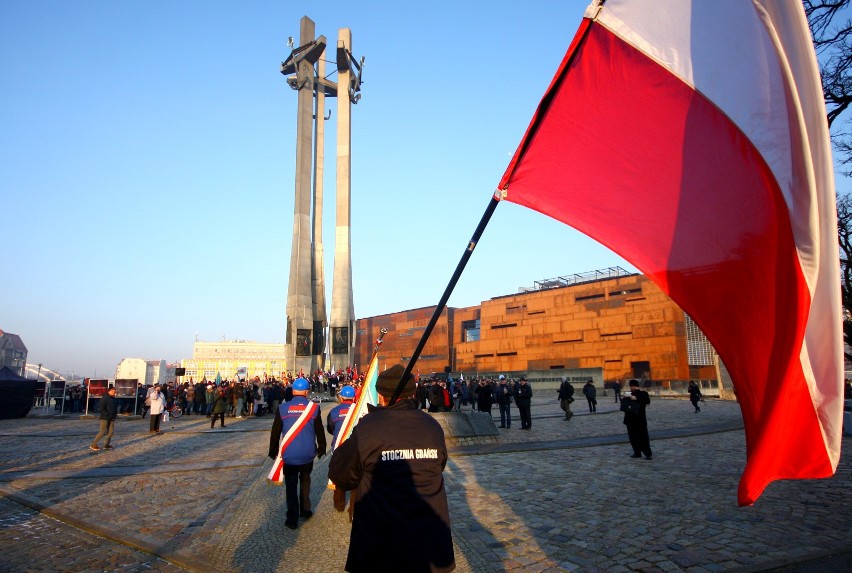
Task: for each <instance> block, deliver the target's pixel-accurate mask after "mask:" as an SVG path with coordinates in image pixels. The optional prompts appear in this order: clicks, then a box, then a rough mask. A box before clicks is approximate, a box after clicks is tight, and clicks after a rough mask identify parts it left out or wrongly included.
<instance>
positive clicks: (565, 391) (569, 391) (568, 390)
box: [559, 376, 574, 420]
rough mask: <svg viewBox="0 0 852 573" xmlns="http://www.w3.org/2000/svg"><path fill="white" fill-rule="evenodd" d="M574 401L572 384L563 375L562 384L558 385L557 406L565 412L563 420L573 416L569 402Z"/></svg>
mask: <svg viewBox="0 0 852 573" xmlns="http://www.w3.org/2000/svg"><path fill="white" fill-rule="evenodd" d="M573 401H574V386H572V385H571V383H570V382H569V381H568V378H565V377H564V376H563V378H562V384H560V385H559V407H560V408H562V411H563V412H565V420H570V419H571V418H572V417H573V416H574V412H572V411H571V403H572V402H573Z"/></svg>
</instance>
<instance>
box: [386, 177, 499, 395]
mask: <svg viewBox="0 0 852 573" xmlns="http://www.w3.org/2000/svg"><path fill="white" fill-rule="evenodd" d="M498 203H500V196H499V191H498V192H495V193H494V195H493V196H492V197H491V201H490V202H489V203H488V207H487V208H486V209H485V213H483V214H482V219H480V221H479V225H477V227H476V230H475V231H474V232H473V236H472V237H471V239H470V241H469V242H468V244H467V247H466V248H465V250H464V253H463V254H462V256H461V260H460V261H459V264H458V265H457V266H456V270H455V272H454V273H453V276H452V277H451V278H450V282H449V284H448V285H447V288H446V289H444V294H443V296H441V300H440V301H438V306H437V307H435V312H434V313H432V318H431V319H430V320H429V324H428V325H427V326H426V330H424V331H423V336H421V337H420V342H418V343H417V348H415V349H414V353H413V354H412V355H411V359H410V360H409V361H408V366H406V367H405V372H403V374H402V378H400V380H399V384H397V386H396V390H394V393H393V396H392V397H391V400H390V403H391V404H394V403H395V402H396V401H397V399H398V398H399V395H400V394H402V388H403V385H404V384H403V382H404V381H405V380H406V379H407V378H408V376H409V375H410V374H411V371H412V370H413V369H414V364H415V363H416V362H417V359H418V358H419V357H420V353H421V352H423V347H424V346H426V341H427V340H429V335H430V334H432V330H433V329H434V328H435V324H437V322H438V319H439V318H440V317H441V313H442V312H444V307H446V306H447V301H448V300H449V298H450V295H451V294H452V293H453V289H454V288H456V283H457V282H458V280H459V277H460V276H461V274H462V271H464V268H465V266H467V261H468V259H470V256H471V255H472V254H473V249H475V248H476V244H477V243H478V242H479V238H480V237H481V236H482V232H483V231H484V230H485V227H486V225H488V221H490V220H491V215H493V214H494V210H495V209H496V208H497V204H498Z"/></svg>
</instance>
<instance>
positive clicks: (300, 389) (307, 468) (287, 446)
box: [269, 378, 326, 529]
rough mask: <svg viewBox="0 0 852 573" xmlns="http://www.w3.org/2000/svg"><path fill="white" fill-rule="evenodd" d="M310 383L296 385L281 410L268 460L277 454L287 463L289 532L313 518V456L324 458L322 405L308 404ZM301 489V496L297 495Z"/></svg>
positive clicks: (297, 381)
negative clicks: (289, 399)
mask: <svg viewBox="0 0 852 573" xmlns="http://www.w3.org/2000/svg"><path fill="white" fill-rule="evenodd" d="M310 387H311V385H310V383H309V382H308V381H307V380H306V379H304V378H297V379H296V380H295V381H294V382H293V400H291V401H290V402H284V403H283V404H281V405H280V406H279V407H278V412H277V415H276V416H275V421H274V422H273V423H272V431H271V432H270V435H269V457H270V458H272V459H273V460H274V459H276V457H277V456H278V454H279V453H280V454H281V457H282V459H283V462H284V467H283V473H284V486H285V487H286V488H287V519H286V520H285V522H284V525H286V526H287V527H289V528H290V529H296V528H297V527H299V517H302V518H303V519H308V518H310V517H311V516H312V515H313V514H314V513H313V511H311V497H310V496H311V471H312V470H313V469H314V456H316V457H318V458H321V457H322V456H324V455H325V447H326V442H325V429H324V428H323V427H322V413H321V412H320V407H319V404H316V403H314V402H311V401H310V400H308V390H309V389H310ZM297 486H298V494H297Z"/></svg>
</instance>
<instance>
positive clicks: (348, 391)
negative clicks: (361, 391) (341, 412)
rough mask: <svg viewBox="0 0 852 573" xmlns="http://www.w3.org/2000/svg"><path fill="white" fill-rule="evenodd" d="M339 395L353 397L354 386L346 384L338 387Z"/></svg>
mask: <svg viewBox="0 0 852 573" xmlns="http://www.w3.org/2000/svg"><path fill="white" fill-rule="evenodd" d="M340 397H341V398H354V397H355V388H353V387H352V386H349V385H346V386H344V387H343V388H341V389H340Z"/></svg>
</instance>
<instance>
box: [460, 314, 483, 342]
mask: <svg viewBox="0 0 852 573" xmlns="http://www.w3.org/2000/svg"><path fill="white" fill-rule="evenodd" d="M461 327H462V339H463V340H464V341H465V342H476V341H477V340H479V319H476V320H465V321H463V322H462V325H461Z"/></svg>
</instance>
